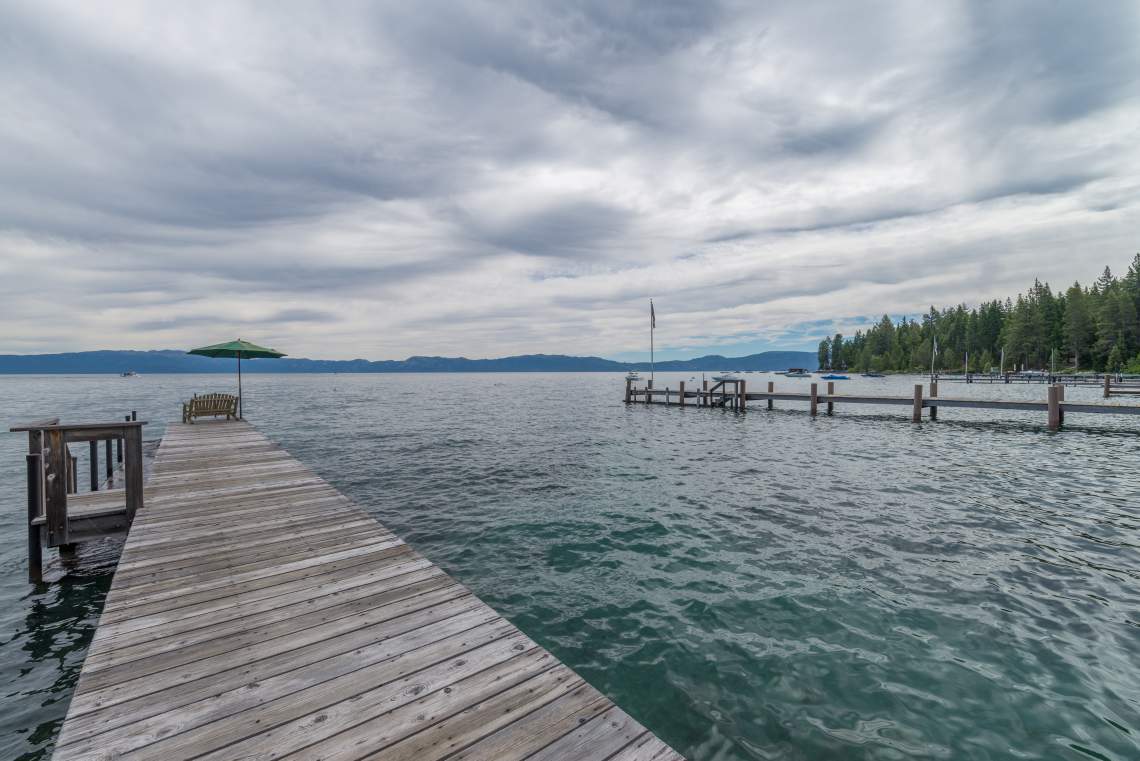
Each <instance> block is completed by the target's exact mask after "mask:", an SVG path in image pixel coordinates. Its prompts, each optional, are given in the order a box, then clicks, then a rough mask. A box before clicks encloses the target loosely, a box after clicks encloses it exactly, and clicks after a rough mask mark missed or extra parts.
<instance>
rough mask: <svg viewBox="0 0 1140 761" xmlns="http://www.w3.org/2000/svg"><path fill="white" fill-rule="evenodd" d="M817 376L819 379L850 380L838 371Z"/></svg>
mask: <svg viewBox="0 0 1140 761" xmlns="http://www.w3.org/2000/svg"><path fill="white" fill-rule="evenodd" d="M819 378H820V380H851V379H850V378H848V377H847V376H846V375H840V374H838V373H828V374H827V375H821V376H819Z"/></svg>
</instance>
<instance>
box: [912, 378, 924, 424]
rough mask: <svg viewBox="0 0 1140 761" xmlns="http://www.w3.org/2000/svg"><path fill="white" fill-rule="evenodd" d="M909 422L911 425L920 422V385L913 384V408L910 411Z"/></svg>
mask: <svg viewBox="0 0 1140 761" xmlns="http://www.w3.org/2000/svg"><path fill="white" fill-rule="evenodd" d="M910 421H911V422H912V423H921V422H922V384H921V383H916V384H914V408H913V409H912V410H911V414H910Z"/></svg>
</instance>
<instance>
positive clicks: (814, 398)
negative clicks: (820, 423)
mask: <svg viewBox="0 0 1140 761" xmlns="http://www.w3.org/2000/svg"><path fill="white" fill-rule="evenodd" d="M818 411H819V384H818V383H813V384H811V416H812V417H815V416H816V413H817V412H818Z"/></svg>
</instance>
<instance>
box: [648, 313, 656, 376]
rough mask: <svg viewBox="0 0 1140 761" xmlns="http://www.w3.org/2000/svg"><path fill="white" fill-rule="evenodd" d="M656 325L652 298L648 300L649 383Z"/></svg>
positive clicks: (652, 364)
mask: <svg viewBox="0 0 1140 761" xmlns="http://www.w3.org/2000/svg"><path fill="white" fill-rule="evenodd" d="M656 327H657V316H656V315H655V314H654V313H653V299H650V300H649V385H650V386H652V385H653V380H654V378H655V376H654V374H653V370H654V363H653V329H654V328H656Z"/></svg>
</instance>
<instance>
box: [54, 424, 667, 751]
mask: <svg viewBox="0 0 1140 761" xmlns="http://www.w3.org/2000/svg"><path fill="white" fill-rule="evenodd" d="M111 498H112V493H110V492H103V493H101V496H100V498H95V497H92V498H90V501H91V505H90V506H89V508H88V509H89V510H91V511H97V510H100V509H105V508H104V505H106V504H107V501H108V500H109V499H111ZM120 499H121V497H120ZM119 505H120V507H119V509H120V510H122V502H121V501H120V502H119ZM444 757H448V758H457V759H522V758H529V757H534V758H547V759H563V758H575V759H577V758H583V759H590V758H597V759H609V758H613V759H630V760H632V759H650V758H652V759H679V758H680V756H678V755H677V754H676V753H675V752H674V751H673V750H672V749H670V748H669V747H668V746H667V745H665V744H664V743H663V742H661V741H660V740H659V739H657V738H656V737H655V736H653V735H652V734H651V733H650V732H649V731H648V730H646V729H645V728H644V727H642V726H641V725H640V724H638V723H637V722H636V721H635V720H634V719H632V718H631V717H630V716H629V715H627V714H625V713H624V712H623V711H622V710H621V709H620V708H618V707H616V706H615V705H613V703H612V702H611V701H609V700H608V699H607V698H606V697H605V696H603V695H601V694H600V693H599V692H598V691H597V690H595V689H593V688H592V687H590V686H589V685H588V684H586V683H585V682H583V681H582V679H581V678H580V677H579V676H578V675H576V674H575V673H574V672H573V671H571V670H570V669H569V668H567V667H566V666H564V665H563V664H561V663H559V662H558V661H557V659H555V658H554V656H552V655H551V654H550V653H549V652H547V651H546V650H544V649H543V648H541V647H539V646H538V645H537V644H536V643H535V642H533V641H532V640H530V639H528V638H527V637H526V636H525V635H524V634H523V633H522V632H520V631H519V630H518V629H516V628H515V627H514V626H513V625H512V624H510V622H508V621H505V620H504V619H503V618H502V617H501V616H499V615H498V614H497V613H495V611H494V610H492V609H491V608H490V607H488V606H487V605H486V604H485V603H483V602H482V601H480V600H479V599H478V598H476V597H475V596H474V595H472V594H471V593H470V591H469V590H467V589H466V588H465V587H463V586H462V585H461V584H458V583H457V582H456V581H455V580H454V579H452V578H450V577H449V576H447V575H446V574H445V573H444V572H443V571H441V570H440V569H439V568H438V567H436V566H435V565H433V564H432V563H431V562H430V561H428V560H427V559H426V558H424V557H422V556H421V555H419V554H418V553H416V552H415V551H414V550H412V549H411V548H410V547H408V546H407V545H406V544H404V543H403V541H401V540H400V539H399V537H396V536H395V535H393V534H392V533H391V532H390V531H388V530H387V529H385V528H384V527H383V526H381V525H380V524H378V523H377V522H376V521H375V520H373V519H372V518H371V517H370V516H368V515H367V514H366V513H365V512H364V511H363V510H361V509H360V508H359V507H357V506H356V505H354V504H353V503H352V502H351V501H350V500H348V499H347V498H346V497H344V495H342V494H340V493H339V492H337V491H336V490H335V489H334V488H333V487H332V486H330V485H329V484H328V483H326V482H325V481H324V480H322V479H321V478H319V477H318V476H317V475H316V474H314V473H313V472H312V471H310V470H309V469H308V468H306V467H305V466H304V465H302V464H301V463H299V462H298V461H296V460H295V459H293V458H292V457H290V456H289V454H288V453H287V452H284V451H282V450H281V449H279V448H278V447H276V446H274V445H273V444H272V443H271V442H270V441H269V440H268V439H266V438H265V437H264V436H263V435H261V434H260V433H259V432H257V431H256V430H255V429H253V428H252V427H250V426H249V425H248V424H246V423H244V422H238V421H234V422H216V423H202V422H198V423H196V424H194V425H192V426H191V425H171V426H170V427H169V428H168V430H167V434H166V437H165V438H164V439H163V443H162V446H161V447H160V448H159V451H158V456H157V459H156V462H155V467H154V473H153V475H152V477H151V480H150V481H149V482H148V484H147V487H146V504H145V507H143V508H142V509H141V510H140V511H139V512H138V514H137V515H136V516H135V520H134V524H133V526H132V528H131V531H130V534H129V536H128V538H127V542H126V546H125V548H124V550H123V556H122V559H121V561H120V564H119V568H118V571H117V572H116V575H115V580H114V583H113V584H112V587H111V591H110V593H109V595H108V597H107V602H106V605H105V608H104V611H103V615H102V618H101V620H100V625H99V627H98V629H97V631H96V635H95V638H94V641H93V642H92V645H91V648H90V651H89V652H88V655H87V659H86V661H85V663H84V666H83V671H82V673H81V676H80V679H79V684H78V687H77V688H76V690H75V693H74V695H73V697H72V701H71V706H70V708H69V710H68V714H67V719H66V720H65V721H64V724H63V727H62V729H61V731H60V735H59V739H58V742H57V746H56V750H55V754H54V758H56V759H58V760H59V761H77V760H79V759H106V758H120V759H139V760H142V759H163V761H172V760H173V759H189V758H202V759H234V758H243V759H245V758H249V759H252V758H257V759H268V758H292V759H310V758H322V759H344V760H345V761H356V759H364V758H370V759H372V758H375V759H442V758H444Z"/></svg>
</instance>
